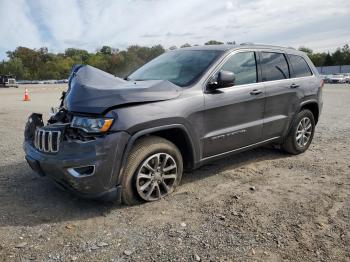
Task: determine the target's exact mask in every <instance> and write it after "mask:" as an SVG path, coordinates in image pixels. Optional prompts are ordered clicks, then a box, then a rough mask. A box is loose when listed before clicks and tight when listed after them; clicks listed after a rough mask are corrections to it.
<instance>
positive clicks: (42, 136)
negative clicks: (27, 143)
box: [34, 128, 61, 153]
mask: <svg viewBox="0 0 350 262" xmlns="http://www.w3.org/2000/svg"><path fill="white" fill-rule="evenodd" d="M60 137H61V131H57V130H55V131H54V130H44V129H40V128H38V129H37V130H36V131H35V136H34V146H35V147H36V148H37V149H38V150H40V151H43V152H48V153H56V152H58V150H59V146H60Z"/></svg>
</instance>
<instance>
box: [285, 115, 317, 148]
mask: <svg viewBox="0 0 350 262" xmlns="http://www.w3.org/2000/svg"><path fill="white" fill-rule="evenodd" d="M314 132H315V118H314V115H313V114H312V112H311V111H310V110H307V109H304V110H302V111H300V112H299V113H298V115H297V117H296V119H295V121H294V122H293V125H292V127H291V129H290V131H289V133H288V135H287V137H286V138H285V141H284V143H283V144H282V148H283V149H284V150H285V151H286V152H288V153H290V154H293V155H298V154H301V153H303V152H305V151H306V150H307V149H308V148H309V146H310V144H311V141H312V139H313V137H314Z"/></svg>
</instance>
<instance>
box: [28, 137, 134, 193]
mask: <svg viewBox="0 0 350 262" xmlns="http://www.w3.org/2000/svg"><path fill="white" fill-rule="evenodd" d="M129 137H130V136H129V134H128V133H126V132H117V133H112V134H108V135H106V136H105V137H101V138H96V140H93V141H88V142H81V141H70V142H68V141H64V142H62V143H61V145H60V150H59V152H58V153H55V154H52V153H51V154H50V153H43V152H40V151H39V150H37V149H36V148H35V147H34V146H33V145H32V143H31V142H29V141H25V143H24V151H25V154H26V156H25V157H26V160H27V162H28V164H29V165H30V167H31V168H32V169H33V170H34V171H35V172H36V173H38V174H39V175H41V176H48V177H50V178H52V179H53V180H54V181H55V182H56V183H57V184H58V185H60V186H61V187H63V188H64V189H68V190H69V191H72V192H73V193H75V194H77V195H78V196H80V197H84V198H100V197H114V199H115V197H116V198H118V197H119V198H120V191H121V190H120V187H119V186H118V185H117V183H118V176H119V171H120V168H121V164H122V159H123V154H124V150H125V147H126V145H127V142H128V140H129ZM85 166H89V167H93V172H92V173H91V174H87V175H86V174H78V173H74V172H72V170H74V168H79V167H85Z"/></svg>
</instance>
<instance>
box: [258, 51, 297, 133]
mask: <svg viewBox="0 0 350 262" xmlns="http://www.w3.org/2000/svg"><path fill="white" fill-rule="evenodd" d="M259 56H260V65H261V69H262V81H263V82H264V84H265V92H266V93H265V96H266V104H265V114H264V127H263V140H267V139H271V138H275V137H279V136H282V135H283V134H284V132H285V131H286V130H287V129H288V127H289V124H290V122H291V120H292V118H293V116H294V113H295V111H296V110H297V109H298V106H299V103H298V102H299V97H300V96H301V94H300V89H299V86H298V84H297V83H294V80H293V79H291V70H290V65H289V64H288V59H287V55H286V54H285V53H284V52H282V51H270V50H267V51H261V52H259Z"/></svg>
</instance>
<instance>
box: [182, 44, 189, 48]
mask: <svg viewBox="0 0 350 262" xmlns="http://www.w3.org/2000/svg"><path fill="white" fill-rule="evenodd" d="M184 47H191V45H190V44H189V43H186V44H183V45H182V46H180V48H184Z"/></svg>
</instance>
